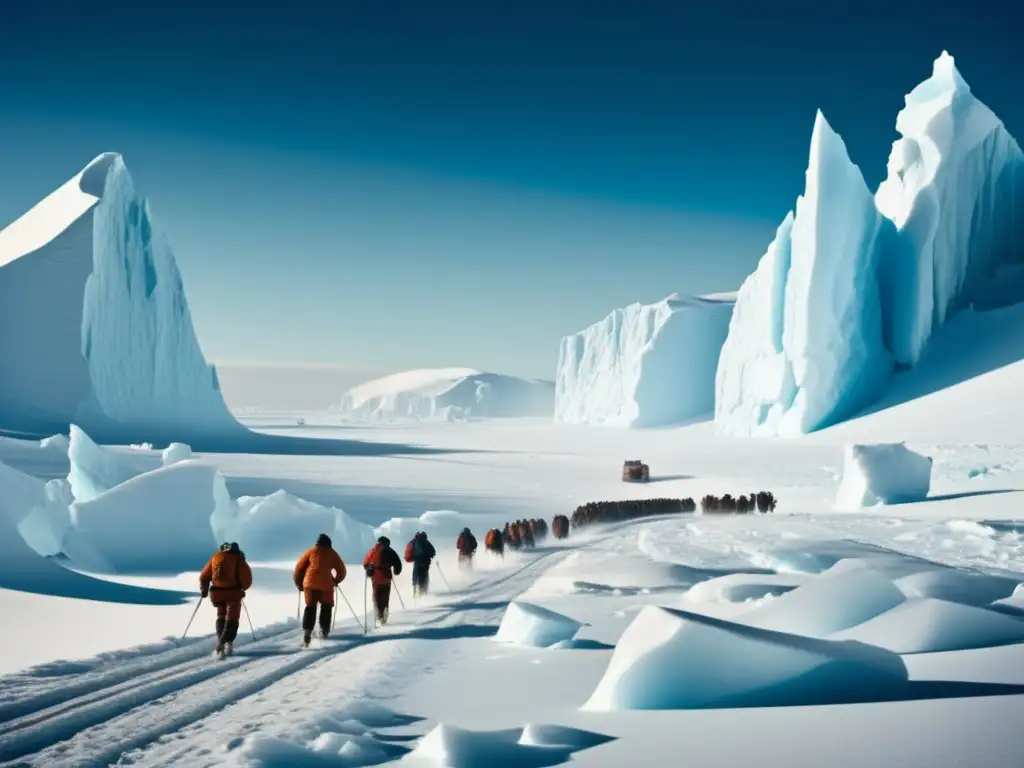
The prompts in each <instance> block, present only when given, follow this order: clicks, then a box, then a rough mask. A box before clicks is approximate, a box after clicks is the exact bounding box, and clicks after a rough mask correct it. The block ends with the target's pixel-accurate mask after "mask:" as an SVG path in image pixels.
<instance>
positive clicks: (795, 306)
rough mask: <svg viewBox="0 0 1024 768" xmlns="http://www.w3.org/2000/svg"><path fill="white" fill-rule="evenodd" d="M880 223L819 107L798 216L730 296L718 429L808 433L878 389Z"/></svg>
mask: <svg viewBox="0 0 1024 768" xmlns="http://www.w3.org/2000/svg"><path fill="white" fill-rule="evenodd" d="M881 226H882V219H881V217H880V216H879V214H878V211H876V210H875V205H874V200H873V198H872V196H871V193H870V192H869V191H868V188H867V185H866V184H865V183H864V177H863V176H862V175H861V172H860V169H858V168H857V166H856V165H854V164H853V163H852V162H851V161H850V158H849V155H848V154H847V152H846V145H845V144H844V143H843V140H842V139H841V138H840V137H839V135H838V134H837V133H835V132H834V131H833V130H832V128H831V127H830V126H829V124H828V123H827V122H826V121H825V118H824V116H823V115H822V114H821V112H818V114H817V117H816V119H815V121H814V131H813V133H812V135H811V151H810V159H809V162H808V166H807V183H806V186H805V188H804V194H803V195H802V196H801V197H799V198H798V199H797V202H796V215H795V216H794V215H793V214H790V215H788V216H787V217H786V219H785V220H784V221H783V223H782V225H781V226H780V227H779V230H778V233H777V234H776V237H775V241H774V242H773V243H772V245H771V246H770V247H769V249H768V252H767V253H766V254H765V255H764V256H763V257H762V259H761V262H760V263H759V264H758V266H757V270H756V271H755V272H754V274H753V275H751V276H750V277H748V278H747V279H746V280H745V281H744V283H743V286H742V287H741V288H740V291H739V296H738V298H737V300H736V309H735V311H734V312H733V317H732V322H731V323H730V325H729V334H728V338H727V339H726V341H725V344H724V346H723V347H722V354H721V358H720V360H719V364H718V371H717V375H716V390H715V391H716V399H715V424H716V428H717V429H718V430H719V431H720V432H721V433H724V434H733V435H752V434H785V435H795V434H802V433H805V432H811V431H813V430H816V429H820V428H822V427H825V426H828V425H830V424H833V423H835V422H837V421H841V420H842V419H844V418H847V417H848V416H852V415H853V414H854V413H856V412H857V411H858V410H860V409H861V408H863V407H864V406H866V405H868V404H869V403H871V402H872V401H873V400H875V399H876V398H877V397H878V395H880V394H881V392H882V388H883V386H884V384H885V382H886V380H887V379H888V377H889V374H890V373H891V370H892V361H891V359H890V357H889V354H888V352H887V351H886V349H885V345H884V343H883V338H882V316H881V304H880V298H879V289H878V281H877V276H876V269H877V250H878V249H877V241H878V238H879V232H880V230H881Z"/></svg>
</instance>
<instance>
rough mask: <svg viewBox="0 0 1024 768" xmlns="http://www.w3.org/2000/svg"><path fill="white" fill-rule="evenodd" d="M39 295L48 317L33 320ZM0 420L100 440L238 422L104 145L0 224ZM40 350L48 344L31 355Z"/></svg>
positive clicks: (161, 251)
mask: <svg viewBox="0 0 1024 768" xmlns="http://www.w3.org/2000/svg"><path fill="white" fill-rule="evenodd" d="M40 296H46V297H47V301H48V307H49V310H48V313H47V322H45V323H38V322H33V321H32V318H34V317H35V316H36V315H37V314H38V301H39V297H40ZM0 306H3V307H4V310H5V313H6V316H7V317H11V318H24V322H11V323H4V324H3V326H2V327H0V359H3V360H4V364H5V375H4V376H3V377H2V379H0V426H4V427H8V428H12V429H21V430H23V431H27V432H31V431H35V432H39V431H42V430H47V431H57V430H62V429H64V428H66V427H67V425H68V424H70V423H72V422H73V423H77V424H79V425H81V426H82V427H84V428H85V429H87V430H88V431H89V432H90V433H92V434H93V435H94V436H96V437H98V438H100V439H102V440H104V441H105V442H130V441H131V440H132V439H138V437H137V436H140V435H144V436H147V437H149V438H150V439H152V437H153V435H155V434H164V435H168V436H171V435H176V434H198V435H224V434H227V433H232V434H233V433H235V432H237V433H239V434H242V433H243V432H244V430H243V429H242V427H241V426H240V425H239V424H238V422H236V421H235V419H234V417H232V416H231V414H230V412H229V411H228V409H227V406H226V405H225V403H224V398H223V397H222V396H221V393H220V388H219V385H218V382H217V376H216V372H215V371H214V369H213V368H212V367H211V366H210V365H208V364H207V363H206V360H205V359H204V357H203V353H202V350H201V349H200V347H199V343H198V341H197V340H196V336H195V331H194V329H193V327H192V320H191V316H190V312H189V309H188V302H187V300H186V298H185V289H184V285H183V283H182V279H181V274H180V273H179V271H178V267H177V264H176V263H175V259H174V254H173V252H172V250H171V247H170V245H169V243H168V241H167V238H166V236H165V235H164V233H163V231H162V230H161V229H160V227H159V225H158V224H157V222H156V221H155V219H154V218H153V215H152V212H151V210H150V206H149V203H148V202H147V201H146V200H145V199H144V198H142V197H140V196H139V195H138V194H137V193H136V191H135V187H134V183H133V182H132V179H131V176H130V175H129V173H128V170H127V168H126V167H125V165H124V162H123V161H122V159H121V157H120V155H117V154H114V153H105V154H103V155H100V156H99V157H97V158H96V159H95V160H93V162H91V163H90V164H89V165H88V166H87V167H86V168H85V169H83V170H82V171H81V172H80V173H79V174H77V175H76V176H75V177H73V178H72V179H70V180H69V181H68V182H67V183H66V184H64V185H63V186H61V187H60V188H59V189H57V190H56V191H55V192H53V193H52V194H51V195H49V196H48V197H46V198H45V199H43V200H42V201H41V202H40V203H38V204H37V205H36V206H35V207H33V208H32V209H31V210H30V211H29V212H28V213H26V214H25V215H24V216H22V217H21V218H20V219H18V220H17V221H15V222H14V223H13V224H11V225H10V226H8V227H7V228H6V229H4V230H3V231H2V232H0ZM39 350H46V354H40V353H39Z"/></svg>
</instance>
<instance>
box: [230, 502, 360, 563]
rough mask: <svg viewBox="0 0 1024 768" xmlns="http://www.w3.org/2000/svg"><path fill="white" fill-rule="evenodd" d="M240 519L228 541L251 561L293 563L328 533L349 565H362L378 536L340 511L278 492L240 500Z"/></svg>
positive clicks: (335, 547)
mask: <svg viewBox="0 0 1024 768" xmlns="http://www.w3.org/2000/svg"><path fill="white" fill-rule="evenodd" d="M238 507H239V515H238V518H237V520H236V523H235V525H234V526H233V527H232V529H231V532H230V533H229V534H228V535H227V536H226V537H225V538H228V539H230V540H231V541H237V542H238V543H239V545H240V546H241V548H242V549H243V550H244V551H245V555H246V557H247V558H248V559H249V560H251V561H257V560H260V561H273V560H281V559H286V560H291V559H293V558H294V557H295V555H296V553H298V552H302V551H304V550H306V549H308V548H309V547H311V546H313V543H314V542H315V541H316V537H317V536H318V535H319V534H321V533H326V534H327V535H328V536H330V537H331V542H332V544H333V545H334V549H336V550H337V551H338V554H339V555H341V557H342V559H343V560H345V562H346V563H351V562H360V563H361V562H362V561H363V556H364V555H365V554H366V553H367V552H368V551H369V550H370V549H371V548H372V547H373V545H374V543H375V542H376V541H377V536H376V534H374V531H373V529H372V528H371V527H370V526H368V525H366V524H365V523H360V522H358V521H357V520H354V519H353V518H351V517H350V516H349V515H347V514H346V513H345V512H343V511H342V510H340V509H334V508H332V507H322V506H320V505H319V504H314V503H313V502H311V501H306V500H305V499H300V498H298V497H296V496H292V495H291V494H290V493H287V492H286V491H283V490H281V491H277V492H276V493H272V494H270V495H269V496H261V497H250V496H243V497H242V498H240V499H238Z"/></svg>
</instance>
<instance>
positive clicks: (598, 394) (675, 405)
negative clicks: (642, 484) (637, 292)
mask: <svg viewBox="0 0 1024 768" xmlns="http://www.w3.org/2000/svg"><path fill="white" fill-rule="evenodd" d="M733 303H734V302H733V300H732V299H727V298H712V297H693V296H684V295H681V294H673V295H671V296H669V297H668V298H666V299H663V300H662V301H659V302H658V303H656V304H648V305H644V304H631V305H630V306H628V307H625V308H624V309H616V310H614V311H613V312H612V313H611V314H609V315H608V316H607V317H606V318H605V319H604V320H602V321H601V322H599V323H595V324H594V325H591V326H590V327H589V328H586V329H584V330H583V331H580V332H579V333H576V334H573V335H572V336H566V337H565V338H563V339H562V342H561V345H560V347H559V352H558V374H557V376H556V377H555V422H556V423H561V424H605V425H609V426H622V427H651V426H659V425H664V424H672V423H677V422H680V421H684V420H686V419H691V418H695V417H698V416H704V415H707V414H710V413H711V412H712V411H713V410H714V407H715V370H716V368H717V366H718V356H719V353H720V352H721V350H722V344H723V343H724V342H725V337H726V334H727V333H728V331H729V320H730V318H731V317H732V310H733Z"/></svg>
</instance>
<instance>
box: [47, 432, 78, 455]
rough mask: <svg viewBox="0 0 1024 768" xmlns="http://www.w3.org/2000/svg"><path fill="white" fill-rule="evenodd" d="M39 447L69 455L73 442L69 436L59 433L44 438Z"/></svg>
mask: <svg viewBox="0 0 1024 768" xmlns="http://www.w3.org/2000/svg"><path fill="white" fill-rule="evenodd" d="M39 447H40V448H45V449H47V450H50V451H57V452H59V453H63V454H65V455H67V452H68V450H69V449H70V448H71V442H70V441H69V440H68V436H67V435H65V434H62V433H60V432H58V433H57V434H56V435H50V437H44V438H43V439H42V440H40V441H39Z"/></svg>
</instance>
